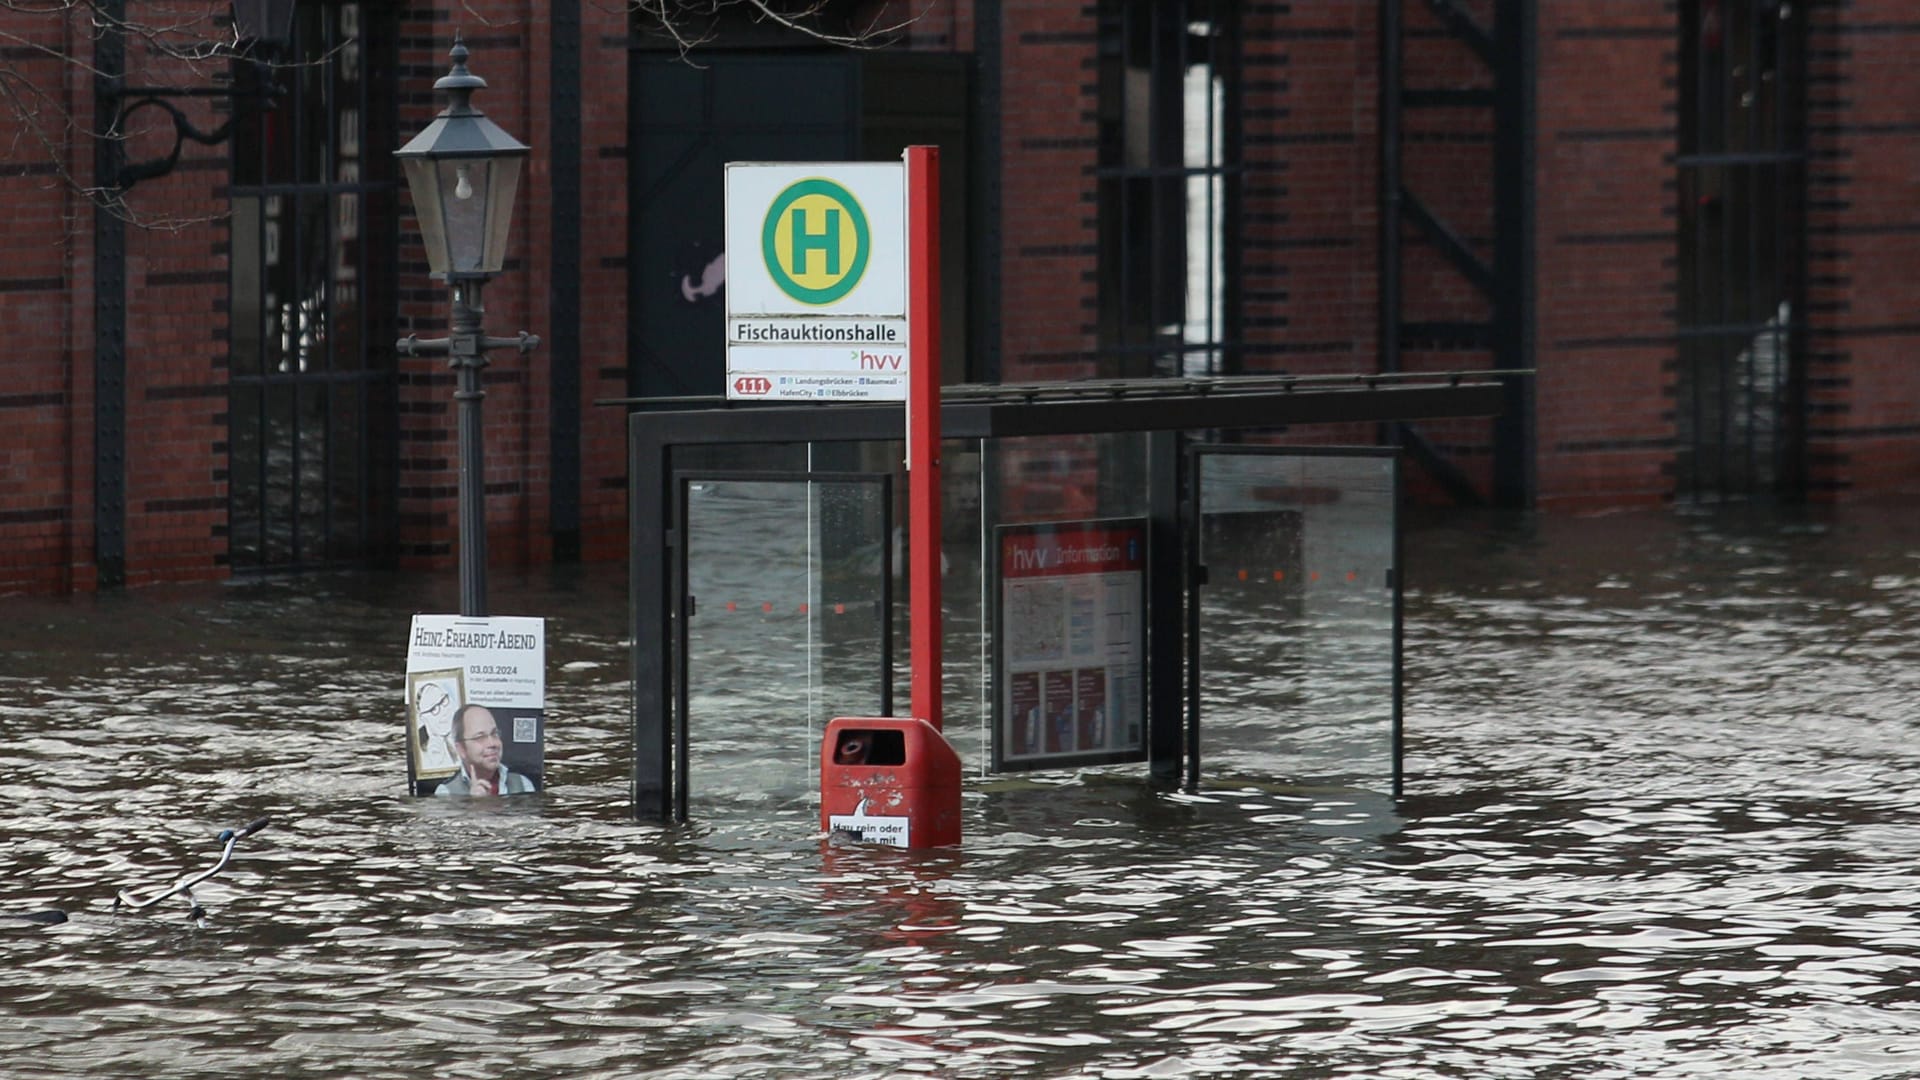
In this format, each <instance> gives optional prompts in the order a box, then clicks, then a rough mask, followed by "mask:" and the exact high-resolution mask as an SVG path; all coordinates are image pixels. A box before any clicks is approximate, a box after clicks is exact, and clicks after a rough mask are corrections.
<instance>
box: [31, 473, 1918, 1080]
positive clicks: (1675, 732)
mask: <svg viewBox="0 0 1920 1080" xmlns="http://www.w3.org/2000/svg"><path fill="white" fill-rule="evenodd" d="M1407 563H1408V583H1409V589H1408V597H1407V620H1408V622H1407V657H1408V681H1407V692H1408V696H1407V729H1408V758H1407V792H1408V796H1407V798H1405V799H1404V800H1402V801H1400V802H1399V803H1397V804H1396V803H1395V802H1394V801H1393V800H1392V799H1390V798H1387V797H1385V796H1383V795H1382V794H1380V793H1378V792H1373V791H1368V790H1365V789H1363V788H1358V787H1356V788H1332V787H1325V786H1320V787H1313V788H1303V787H1296V786H1290V784H1289V778H1288V763H1287V761H1286V760H1285V758H1284V757H1283V756H1280V755H1278V754H1276V755H1272V756H1270V757H1268V758H1266V759H1261V758H1259V757H1257V756H1256V757H1252V758H1248V757H1246V756H1245V755H1242V756H1240V757H1237V758H1236V759H1235V760H1234V762H1233V765H1234V770H1235V771H1234V772H1233V774H1232V775H1218V776H1210V777H1209V779H1208V782H1207V784H1206V785H1205V786H1204V787H1203V788H1202V790H1201V791H1199V792H1197V793H1169V792H1155V791H1152V790H1150V789H1148V788H1147V787H1146V786H1145V784H1144V782H1143V780H1142V778H1141V777H1140V775H1139V774H1138V772H1137V771H1134V770H1128V769H1118V770H1108V771H1102V772H1088V773H1083V774H1079V775H1060V776H1041V777H1027V778H1023V779H990V780H973V781H970V782H969V786H968V790H967V794H966V808H967V821H966V828H967V840H966V843H965V845H964V846H963V848H962V849H960V850H959V851H958V852H948V853H905V852H897V851H891V850H873V849H861V848H841V847H823V845H822V844H821V842H820V838H819V836H818V835H817V831H816V828H815V822H816V818H815V816H814V815H815V811H814V810H813V808H812V806H811V805H810V804H809V803H808V801H807V800H806V799H804V798H796V799H786V800H773V801H768V800H765V799H747V798H732V797H729V796H726V795H724V794H719V795H715V796H714V797H712V798H709V799H706V800H704V801H701V800H696V803H695V811H694V812H695V815H696V817H697V819H698V820H697V821H696V822H695V823H694V824H692V825H690V826H688V827H685V828H680V829H672V830H666V829H661V828H659V827H655V826H649V825H641V824H635V823H633V822H632V821H630V820H629V819H628V808H627V802H626V799H627V795H626V776H627V769H628V760H627V755H626V751H625V740H626V731H625V728H626V704H625V702H626V696H625V695H626V692H627V689H628V686H627V677H628V672H627V658H626V650H625V648H624V645H623V639H624V637H625V634H626V628H625V626H624V619H625V609H624V594H625V583H624V575H623V573H622V572H621V571H620V570H618V569H617V568H602V567H592V568H586V569H584V570H558V571H554V572H552V573H551V574H548V573H546V572H544V571H543V572H542V573H541V574H540V575H539V576H536V577H532V578H525V579H512V578H508V579H501V578H500V577H499V576H498V575H497V574H496V579H495V581H494V589H493V593H494V596H493V601H494V605H493V606H494V608H495V610H499V611H502V612H512V613H529V614H544V615H547V616H548V618H549V626H548V641H549V692H548V698H549V716H550V734H549V741H548V749H547V753H548V763H549V772H548V779H549V781H550V783H551V785H552V790H551V791H549V792H548V793H546V794H544V795H541V796H539V797H535V798H528V799H523V800H516V801H505V802H500V803H495V804H485V803H481V802H475V803H465V802H462V803H459V804H456V805H447V804H446V803H445V802H443V801H437V800H433V799H409V798H407V797H405V795H404V793H403V792H404V786H405V784H404V781H405V765H404V758H403V757H402V756H401V754H402V743H401V739H402V723H401V721H400V719H399V710H400V707H401V705H400V690H399V686H400V674H399V673H400V670H401V668H402V667H403V666H404V639H405V633H406V624H407V616H408V615H409V613H411V612H413V611H416V610H449V609H450V608H451V607H452V606H453V605H454V602H455V597H454V590H453V586H452V583H451V582H450V581H441V580H434V581H427V582H421V581H419V580H417V579H401V578H386V577H373V576H364V575H356V576H344V577H303V578H298V579H291V580H276V581H258V582H250V583H241V584H231V585H223V586H208V587H201V588H188V589H173V588H165V589H146V590H136V591H133V592H129V593H126V594H123V595H109V596H102V597H97V598H81V599H75V600H71V601H48V600H27V599H21V598H9V599H5V600H0V612H3V613H4V615H5V618H4V620H0V1074H4V1075H9V1076H12V1075H18V1076H82V1075H88V1076H92V1075H127V1076H151V1077H166V1076H214V1075H219V1076H227V1075H275V1076H290V1077H329V1078H332V1077H340V1076H354V1077H382V1076H393V1077H398V1076H407V1077H414V1076H419V1075H422V1074H426V1075H436V1076H470V1077H500V1076H522V1075H524V1076H535V1075H541V1076H544V1075H558V1076H579V1077H616V1076H617V1077H643V1076H688V1077H693V1076H700V1077H711V1076H735V1075H740V1076H746V1075H752V1076H807V1077H819V1076H884V1075H895V1074H909V1073H925V1074H930V1075H938V1076H999V1075H1085V1076H1107V1077H1130V1076H1139V1077H1175V1076H1223V1075H1239V1074H1247V1075H1286V1076H1300V1077H1309V1076H1311V1077H1338V1076H1356V1077H1406V1078H1419V1077H1449V1078H1452V1077H1458V1078H1473V1080H1481V1078H1489V1077H1541V1076H1561V1077H1580V1078H1583V1080H1594V1078H1608V1077H1623V1078H1624V1077H1635V1078H1646V1077H1674V1078H1679V1077H1688V1078H1693V1077H1699V1078H1730V1077H1756V1078H1757V1077H1767V1078H1770V1080H1771V1078H1778V1077H1836V1078H1853V1077H1861V1078H1864V1077H1888V1078H1891V1077H1913V1076H1920V989H1916V987H1917V986H1920V916H1916V912H1920V785H1917V784H1916V782H1915V781H1916V779H1920V725H1917V724H1916V721H1915V714H1916V705H1915V703H1916V702H1917V701H1920V663H1917V661H1920V648H1917V647H1916V641H1920V513H1916V512H1914V511H1911V510H1905V509H1899V510H1873V509H1864V508H1863V509H1850V510H1846V511H1844V512H1841V513H1839V514H1837V515H1788V514H1766V513H1756V512H1749V513H1742V514H1735V515H1705V514H1700V515H1693V514H1685V513H1660V514H1624V515H1616V516H1609V517H1598V518H1580V519H1566V518H1560V519H1532V518H1518V517H1475V518H1462V517H1458V516H1450V517H1448V518H1446V519H1445V520H1443V521H1436V522H1429V523H1422V524H1417V525H1415V526H1414V527H1413V528H1412V529H1411V530H1410V532H1409V535H1408V540H1407ZM1252 651H1253V652H1257V650H1252ZM1238 704H1240V705H1243V706H1244V705H1245V704H1247V703H1246V702H1244V701H1242V702H1238ZM1276 722H1278V719H1277V721H1276ZM716 723H724V721H716ZM713 737H714V738H716V739H731V740H733V741H736V742H737V741H739V740H740V739H742V738H744V737H748V733H746V732H742V731H728V730H724V729H721V730H716V731H715V732H714V733H713ZM696 738H698V736H696ZM697 767H698V758H697V757H696V768H697ZM795 767H796V768H802V767H804V765H802V764H796V766H795ZM261 815H271V816H272V817H273V819H274V824H273V825H272V826H271V827H270V828H269V829H267V830H266V831H264V832H262V833H260V834H258V835H257V836H255V837H252V838H249V839H248V840H247V841H246V842H245V843H244V844H243V845H242V847H241V849H240V853H239V855H238V856H237V857H236V859H235V861H234V863H233V865H232V866H231V867H230V868H229V869H228V870H227V872H226V873H224V874H223V875H221V876H220V877H218V878H215V879H214V880H213V881H210V882H208V883H207V884H206V885H204V886H202V887H201V888H200V889H199V890H197V895H198V896H199V899H200V900H201V901H202V902H203V903H204V904H205V906H206V908H207V911H208V915H207V918H206V919H205V920H204V922H203V923H202V924H200V925H195V924H193V923H192V922H191V921H189V920H188V918H187V917H186V914H185V910H184V905H180V906H167V905H163V906H162V907H160V908H156V909H154V910H153V911H152V912H150V913H142V914H127V913H120V914H115V913H114V912H113V911H112V898H113V895H114V893H115V891H116V890H117V889H119V888H121V887H124V886H129V885H148V884H164V883H166V882H167V881H169V880H171V879H172V878H173V877H175V876H177V875H179V874H182V873H185V872H188V871H191V870H195V869H198V868H200V867H202V866H205V865H207V864H208V863H209V862H210V861H211V859H212V857H213V856H214V855H215V854H217V849H218V845H217V844H215V842H214V840H213V834H214V833H215V832H216V831H218V830H219V829H221V828H223V827H228V826H232V825H236V824H239V823H241V822H244V821H246V820H249V819H251V818H254V817H258V816H261ZM47 908H60V909H64V910H65V911H67V912H68V913H69V914H70V916H71V919H70V921H68V922H67V923H65V924H62V925H58V926H51V927H45V928H38V927H33V926H23V925H19V924H17V923H10V922H8V921H7V920H6V916H10V915H19V914H22V913H26V912H31V911H36V910H41V909H47Z"/></svg>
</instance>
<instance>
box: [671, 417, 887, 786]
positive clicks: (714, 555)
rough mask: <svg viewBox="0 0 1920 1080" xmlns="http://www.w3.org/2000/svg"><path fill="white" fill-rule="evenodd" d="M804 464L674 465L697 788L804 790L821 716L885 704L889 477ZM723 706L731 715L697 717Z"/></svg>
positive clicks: (814, 778)
mask: <svg viewBox="0 0 1920 1080" xmlns="http://www.w3.org/2000/svg"><path fill="white" fill-rule="evenodd" d="M748 456H749V457H751V456H752V455H748ZM816 475H817V474H816ZM805 476H806V474H804V473H802V474H799V475H798V476H796V477H794V478H791V479H789V478H780V477H777V476H775V475H774V474H770V473H737V472H736V473H731V474H729V473H728V472H726V471H724V470H720V469H712V468H709V469H700V470H691V471H683V472H682V473H681V474H680V484H681V491H682V492H683V503H682V505H683V506H684V507H685V518H684V520H685V523H686V537H687V549H686V563H685V566H686V571H685V590H686V599H685V602H684V603H683V604H682V608H681V610H682V611H684V612H685V613H686V622H685V631H686V632H685V639H684V649H685V655H684V669H683V670H684V672H685V678H684V681H683V683H682V686H683V689H684V697H683V698H682V701H683V702H684V708H685V709H686V720H687V722H688V730H689V731H690V732H692V733H694V735H693V737H692V738H691V739H689V740H688V742H689V746H688V748H687V750H688V761H687V765H688V770H687V771H688V779H689V783H690V790H691V792H692V793H694V794H695V795H696V796H697V797H700V798H702V799H715V798H718V799H724V800H732V801H766V802H773V803H775V804H784V803H795V802H799V803H805V802H808V801H810V800H811V799H812V798H813V797H814V796H816V795H817V794H818V792H819V775H818V768H817V764H818V754H819V740H820V734H821V732H822V731H823V730H824V728H825V726H826V722H827V721H828V720H830V719H832V718H833V717H836V716H878V715H884V710H885V707H886V705H887V701H886V696H887V688H886V684H885V681H884V679H885V673H886V669H887V661H888V648H889V642H888V638H887V618H888V612H887V580H888V574H887V569H888V562H889V561H890V559H891V552H890V550H889V548H890V542H889V531H888V518H889V505H888V504H889V500H888V485H887V483H886V481H885V478H884V477H878V476H876V477H869V478H836V479H812V480H808V479H805V478H804V477H805ZM720 715H725V716H727V717H728V723H727V724H725V725H707V724H703V723H702V719H703V718H710V717H715V716H720ZM743 719H744V720H745V721H746V722H745V724H744V725H743V724H742V723H741V721H742V720H743ZM719 730H732V731H740V730H747V731H751V732H752V733H753V735H752V737H751V738H748V739H733V740H729V739H724V738H720V737H718V736H717V735H716V734H715V732H716V731H719Z"/></svg>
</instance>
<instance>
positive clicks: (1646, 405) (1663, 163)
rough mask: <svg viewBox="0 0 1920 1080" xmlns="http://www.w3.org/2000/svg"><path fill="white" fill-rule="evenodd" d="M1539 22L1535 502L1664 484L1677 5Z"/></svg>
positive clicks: (1632, 493) (1670, 423) (1597, 1)
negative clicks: (1536, 471)
mask: <svg viewBox="0 0 1920 1080" xmlns="http://www.w3.org/2000/svg"><path fill="white" fill-rule="evenodd" d="M1538 20H1539V21H1538V25H1537V27H1536V34H1537V38H1536V40H1537V48H1538V54H1537V55H1538V72H1539V75H1538V80H1537V87H1538V90H1537V95H1538V96H1537V104H1536V110H1537V112H1536V128H1535V131H1536V139H1535V144H1536V149H1535V162H1534V165H1535V169H1534V182H1535V202H1536V211H1535V225H1534V262H1535V287H1536V292H1535V303H1536V317H1535V318H1536V321H1535V352H1534V364H1535V366H1536V367H1537V368H1538V369H1539V376H1538V377H1537V380H1536V383H1535V392H1536V404H1535V417H1536V422H1537V425H1538V427H1537V432H1536V437H1537V441H1538V452H1537V456H1536V459H1535V463H1536V466H1537V469H1538V474H1537V475H1538V485H1539V488H1538V490H1539V502H1540V505H1541V506H1543V507H1548V508H1552V507H1572V506H1579V505H1617V504H1623V503H1637V502H1653V501H1657V500H1660V499H1663V498H1668V497H1670V496H1671V494H1672V490H1673V476H1672V475H1671V466H1672V461H1673V453H1674V443H1673V440H1674V433H1675V432H1674V418H1673V408H1674V398H1673V394H1674V382H1675V372H1676V367H1675V366H1676V364H1677V363H1678V352H1677V348H1676V346H1675V342H1674V336H1673V335H1674V331H1675V329H1676V327H1677V321H1676V319H1677V315H1676V311H1675V304H1676V297H1677V277H1676V263H1675V258H1676V254H1677V251H1678V243H1679V241H1678V237H1677V233H1676V218H1675V198H1676V195H1675V188H1674V177H1675V165H1674V154H1675V153H1677V151H1678V139H1679V134H1678V127H1677V117H1678V107H1679V100H1678V90H1677V84H1678V80H1679V58H1678V49H1679V47H1678V44H1677V42H1678V35H1679V15H1678V13H1677V12H1676V11H1675V9H1674V6H1673V4H1672V3H1670V2H1669V0H1559V2H1557V3H1551V4H1543V5H1541V7H1540V10H1539V15H1538Z"/></svg>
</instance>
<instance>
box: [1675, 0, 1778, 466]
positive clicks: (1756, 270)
mask: <svg viewBox="0 0 1920 1080" xmlns="http://www.w3.org/2000/svg"><path fill="white" fill-rule="evenodd" d="M1806 7H1807V5H1806V4H1804V3H1798V4H1796V3H1791V2H1788V0H1687V2H1685V3H1682V4H1681V5H1680V14H1681V45H1682V50H1683V52H1682V56H1683V57H1684V60H1683V70H1682V78H1681V85H1680V157H1679V160H1678V164H1679V169H1680V177H1679V179H1680V184H1679V190H1680V198H1681V205H1680V378H1679V399H1678V402H1677V421H1678V427H1679V432H1680V454H1679V477H1678V481H1679V493H1680V494H1681V495H1683V496H1694V497H1700V498H1718V497H1726V496H1734V497H1740V496H1750V495H1765V494H1771V493H1791V492H1794V491H1795V490H1796V489H1798V488H1799V487H1800V485H1801V484H1802V483H1803V482H1804V480H1803V477H1802V475H1801V469H1800V456H1801V449H1802V444H1803V439H1804V435H1803V433H1802V414H1803V412H1804V406H1803V404H1802V401H1801V393H1802V391H1801V385H1802V382H1803V376H1802V363H1801V357H1802V355H1803V354H1804V352H1805V348H1804V338H1805V329H1804V320H1805V300H1804V270H1805V260H1806V209H1805V192H1806V167H1807V152H1806V98H1805V81H1806V80H1805V66H1804V65H1805V57H1804V42H1805V35H1806V29H1805V27H1806V14H1805V10H1804V9H1805V8H1806Z"/></svg>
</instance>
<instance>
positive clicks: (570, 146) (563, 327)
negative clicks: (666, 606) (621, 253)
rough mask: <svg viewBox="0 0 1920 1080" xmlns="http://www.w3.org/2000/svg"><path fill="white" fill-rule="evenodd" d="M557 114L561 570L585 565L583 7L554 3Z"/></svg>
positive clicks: (552, 282) (552, 140) (556, 536)
mask: <svg viewBox="0 0 1920 1080" xmlns="http://www.w3.org/2000/svg"><path fill="white" fill-rule="evenodd" d="M547 18H548V21H549V22H550V23H551V25H552V27H553V43H552V56H551V58H550V59H551V68H550V75H551V85H552V112H551V115H550V117H549V131H548V135H549V138H548V141H547V145H548V153H549V154H550V155H551V156H550V158H549V160H550V162H551V168H552V173H551V175H550V177H549V182H550V184H551V188H552V192H553V219H552V245H553V247H552V250H553V264H552V267H551V268H550V270H549V276H548V279H547V310H548V313H549V316H550V325H549V327H548V329H549V331H550V332H551V336H552V341H553V347H552V358H551V359H550V360H549V361H548V363H549V365H550V367H549V368H548V369H547V370H548V379H549V383H548V385H549V390H550V392H549V402H548V424H549V430H548V451H547V464H548V477H549V480H548V483H549V487H548V494H547V520H548V529H549V532H550V534H551V536H552V539H553V559H554V561H555V562H577V561H579V559H580V349H581V346H580V323H581V320H580V215H581V180H580V161H581V138H580V0H554V2H553V3H552V4H551V5H550V6H549V8H548V12H547Z"/></svg>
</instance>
